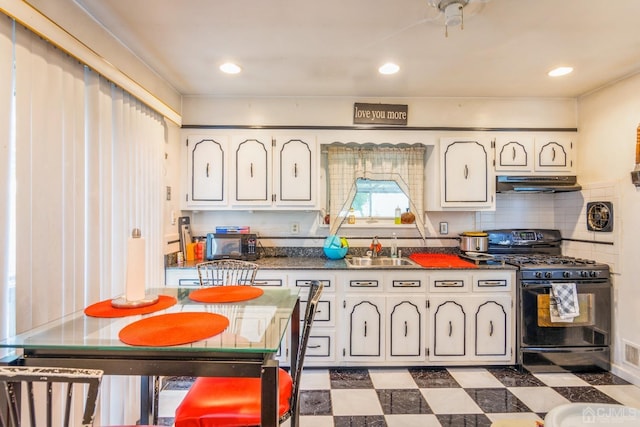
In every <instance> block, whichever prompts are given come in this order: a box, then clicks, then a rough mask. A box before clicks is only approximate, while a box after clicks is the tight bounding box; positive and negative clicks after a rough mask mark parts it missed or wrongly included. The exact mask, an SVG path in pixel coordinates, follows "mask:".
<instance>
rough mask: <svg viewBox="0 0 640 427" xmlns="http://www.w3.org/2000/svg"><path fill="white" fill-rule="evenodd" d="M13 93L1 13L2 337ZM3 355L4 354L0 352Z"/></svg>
mask: <svg viewBox="0 0 640 427" xmlns="http://www.w3.org/2000/svg"><path fill="white" fill-rule="evenodd" d="M12 93H13V21H12V20H10V19H8V18H6V17H4V16H2V15H0V200H1V201H2V203H0V253H3V254H4V256H1V257H0V313H4V314H3V315H2V316H0V339H3V338H6V337H7V336H8V335H9V333H10V332H11V330H10V324H12V322H10V319H9V318H8V316H7V315H6V314H7V313H11V309H10V303H11V300H10V276H12V275H13V273H12V270H13V268H12V267H11V263H12V257H11V254H12V253H13V252H11V251H10V250H11V245H10V243H9V242H10V232H11V223H12V220H11V217H12V215H11V212H12V210H13V206H12V203H9V201H10V200H12V195H11V183H12V179H11V175H12V168H11V158H12V148H11V147H12V144H11V140H12V138H11V135H12V125H11V122H12V120H11V117H12V112H11V111H12V99H13V96H12ZM0 356H2V353H0Z"/></svg>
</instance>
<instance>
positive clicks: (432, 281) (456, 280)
mask: <svg viewBox="0 0 640 427" xmlns="http://www.w3.org/2000/svg"><path fill="white" fill-rule="evenodd" d="M470 289H471V276H470V275H469V274H465V273H462V274H456V273H443V274H432V275H431V277H430V278H429V291H430V292H467V291H469V290H470Z"/></svg>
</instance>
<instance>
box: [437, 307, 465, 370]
mask: <svg viewBox="0 0 640 427" xmlns="http://www.w3.org/2000/svg"><path fill="white" fill-rule="evenodd" d="M429 309H430V311H431V313H430V315H429V316H430V325H431V330H430V335H431V337H430V343H431V351H430V353H429V360H434V361H438V360H452V359H461V358H463V357H465V356H467V347H466V343H467V339H466V337H467V313H466V312H465V309H464V307H463V304H462V303H460V302H458V301H456V300H454V299H445V298H432V299H431V300H430V302H429Z"/></svg>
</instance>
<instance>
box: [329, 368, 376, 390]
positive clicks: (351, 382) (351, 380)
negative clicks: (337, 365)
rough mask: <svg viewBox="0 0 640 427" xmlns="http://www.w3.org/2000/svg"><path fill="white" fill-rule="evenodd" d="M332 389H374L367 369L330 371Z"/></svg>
mask: <svg viewBox="0 0 640 427" xmlns="http://www.w3.org/2000/svg"><path fill="white" fill-rule="evenodd" d="M329 379H330V381H331V388H332V389H345V388H373V383H372V382H371V377H370V376H369V371H368V370H367V369H330V370H329Z"/></svg>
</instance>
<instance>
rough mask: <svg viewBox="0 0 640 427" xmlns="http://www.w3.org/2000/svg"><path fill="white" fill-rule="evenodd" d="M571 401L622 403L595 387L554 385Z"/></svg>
mask: <svg viewBox="0 0 640 427" xmlns="http://www.w3.org/2000/svg"><path fill="white" fill-rule="evenodd" d="M553 389H554V390H555V391H557V392H558V393H560V394H561V395H562V396H564V397H565V398H566V399H568V400H569V401H571V402H583V403H620V402H618V401H617V400H615V399H613V398H611V397H609V396H607V395H606V394H604V393H603V392H601V391H600V390H598V389H597V388H594V387H553Z"/></svg>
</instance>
